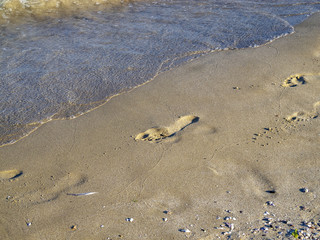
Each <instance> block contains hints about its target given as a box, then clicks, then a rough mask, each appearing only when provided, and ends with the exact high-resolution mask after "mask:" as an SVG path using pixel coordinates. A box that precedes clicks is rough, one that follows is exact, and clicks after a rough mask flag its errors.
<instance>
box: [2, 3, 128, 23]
mask: <svg viewBox="0 0 320 240" xmlns="http://www.w3.org/2000/svg"><path fill="white" fill-rule="evenodd" d="M128 2H131V0H46V1H45V0H2V1H1V0H0V19H2V20H10V21H17V20H19V17H34V18H43V17H61V16H65V15H72V14H75V13H79V12H81V11H88V10H97V11H99V10H105V9H106V8H110V7H113V6H120V5H122V4H126V3H128Z"/></svg>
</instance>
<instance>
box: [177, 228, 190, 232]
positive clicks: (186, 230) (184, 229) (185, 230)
mask: <svg viewBox="0 0 320 240" xmlns="http://www.w3.org/2000/svg"><path fill="white" fill-rule="evenodd" d="M179 232H185V233H190V232H191V231H190V230H189V229H188V228H181V229H179Z"/></svg>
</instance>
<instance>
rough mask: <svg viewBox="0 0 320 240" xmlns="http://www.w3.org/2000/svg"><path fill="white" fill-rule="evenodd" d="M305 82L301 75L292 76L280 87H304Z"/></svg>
mask: <svg viewBox="0 0 320 240" xmlns="http://www.w3.org/2000/svg"><path fill="white" fill-rule="evenodd" d="M306 83H307V81H306V80H305V78H304V77H303V76H302V75H298V74H296V75H292V76H290V77H288V78H287V79H286V80H284V82H283V83H282V84H281V86H282V87H296V86H298V85H304V84H306Z"/></svg>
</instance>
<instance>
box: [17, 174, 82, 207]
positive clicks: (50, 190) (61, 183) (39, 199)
mask: <svg viewBox="0 0 320 240" xmlns="http://www.w3.org/2000/svg"><path fill="white" fill-rule="evenodd" d="M86 181H87V177H86V176H84V175H82V174H77V173H68V174H67V175H65V176H63V177H61V178H59V179H54V180H52V183H51V184H50V185H49V184H48V185H47V186H44V187H43V188H40V189H36V190H34V191H31V192H27V193H24V194H23V195H21V196H19V197H17V198H15V199H16V200H18V201H28V202H30V203H31V204H40V203H45V202H50V201H53V200H55V199H57V198H58V197H59V196H60V195H61V194H62V193H67V191H70V190H71V189H72V188H74V187H76V186H79V185H82V184H84V183H85V182H86Z"/></svg>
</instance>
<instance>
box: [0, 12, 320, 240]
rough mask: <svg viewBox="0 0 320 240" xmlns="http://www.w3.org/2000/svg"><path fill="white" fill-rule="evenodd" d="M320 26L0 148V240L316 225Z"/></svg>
mask: <svg viewBox="0 0 320 240" xmlns="http://www.w3.org/2000/svg"><path fill="white" fill-rule="evenodd" d="M319 22H320V15H319V14H315V15H313V16H311V17H310V18H309V19H308V20H306V21H305V22H304V23H302V24H300V25H298V26H296V32H295V33H294V34H292V35H289V36H286V37H282V38H280V39H277V40H275V41H273V42H272V43H269V44H266V45H264V46H261V47H258V48H251V49H244V50H230V51H220V52H214V53H212V54H209V55H206V56H203V57H201V58H199V59H196V60H194V61H192V62H189V63H187V64H184V65H183V66H180V67H178V68H176V69H173V70H170V71H167V72H165V73H162V74H160V75H159V76H157V77H156V78H155V79H154V80H153V81H151V82H149V83H148V84H145V85H143V86H141V87H139V88H136V89H134V90H132V91H130V92H129V93H125V94H122V95H119V96H117V97H114V98H112V99H111V100H110V101H109V102H107V103H106V104H105V105H103V106H102V107H100V108H98V109H96V110H94V111H91V112H90V113H87V114H85V115H83V116H81V117H78V118H76V119H73V120H63V121H52V122H49V123H47V124H44V125H43V126H41V127H40V128H39V129H38V130H37V131H35V132H33V133H32V134H30V136H28V137H25V138H23V139H22V140H20V141H18V142H17V143H15V144H12V145H8V146H4V147H2V148H0V159H1V169H0V171H1V172H0V181H1V182H0V196H1V198H0V236H1V239H131V240H132V239H186V238H187V239H206V240H209V239H219V238H221V239H227V238H229V239H250V238H252V239H273V238H276V237H279V236H280V238H285V236H287V237H288V238H292V239H294V236H293V235H294V232H293V231H294V230H295V229H297V230H299V231H300V229H302V228H304V229H305V232H307V230H308V231H309V234H310V236H311V235H312V232H315V234H317V233H318V230H317V228H318V227H319V226H318V225H317V223H318V222H319V218H320V212H319V210H320V209H319V207H320V204H319V203H320V201H319V200H320V124H319V123H320V116H319V114H320V95H319V93H320V25H319ZM82 193H88V194H82ZM312 221H313V222H314V223H312ZM309 222H310V223H309ZM308 224H309V227H308V226H307V225H308ZM313 227H314V229H312V228H313ZM267 229H268V230H267ZM297 233H298V234H300V235H301V236H302V234H303V233H302V232H300V233H299V232H297ZM281 236H282V237H281ZM314 236H316V235H314ZM315 239H316V238H315Z"/></svg>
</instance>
